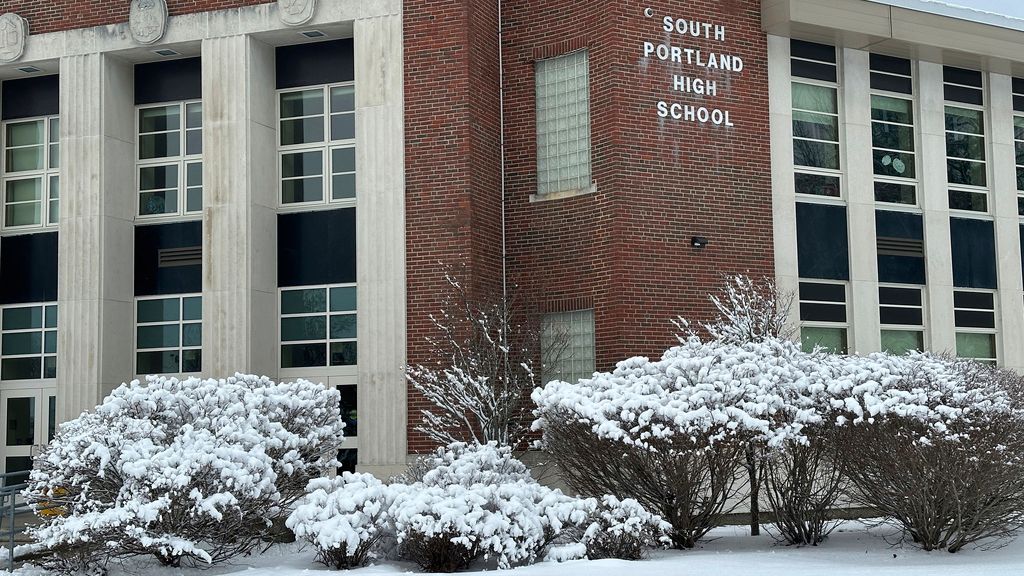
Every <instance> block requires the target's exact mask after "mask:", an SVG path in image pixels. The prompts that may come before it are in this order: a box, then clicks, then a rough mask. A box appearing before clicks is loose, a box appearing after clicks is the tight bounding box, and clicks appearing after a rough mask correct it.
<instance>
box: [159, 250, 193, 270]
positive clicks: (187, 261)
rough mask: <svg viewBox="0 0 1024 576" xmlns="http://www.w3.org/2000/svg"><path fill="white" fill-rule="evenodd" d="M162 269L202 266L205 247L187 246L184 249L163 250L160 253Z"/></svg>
mask: <svg viewBox="0 0 1024 576" xmlns="http://www.w3.org/2000/svg"><path fill="white" fill-rule="evenodd" d="M158 258H159V263H158V266H159V267H160V268H171V267H173V266H201V265H202V264H203V247H202V246H186V247H184V248H161V249H160V251H159V252H158Z"/></svg>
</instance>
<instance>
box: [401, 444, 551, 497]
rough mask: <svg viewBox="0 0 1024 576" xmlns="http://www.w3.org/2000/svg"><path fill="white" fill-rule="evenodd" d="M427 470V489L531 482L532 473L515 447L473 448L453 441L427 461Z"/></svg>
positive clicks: (425, 479) (492, 446)
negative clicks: (513, 451) (515, 450)
mask: <svg viewBox="0 0 1024 576" xmlns="http://www.w3.org/2000/svg"><path fill="white" fill-rule="evenodd" d="M426 462H427V470H426V471H425V472H424V473H423V475H422V477H421V478H420V481H421V482H423V483H424V484H425V485H427V486H451V485H452V484H461V485H463V486H467V487H468V486H473V485H474V484H484V485H497V484H507V483H511V482H518V481H520V480H523V481H530V480H531V479H532V478H531V476H530V471H529V469H528V468H527V467H526V464H523V463H522V462H520V461H519V460H517V459H516V458H515V456H513V455H512V448H510V447H508V446H499V445H498V443H497V442H490V443H488V444H484V445H479V446H478V445H472V444H466V443H464V442H453V443H451V444H449V445H447V446H444V447H441V448H438V449H437V450H435V451H434V453H433V454H432V455H431V456H428V457H427V458H426Z"/></svg>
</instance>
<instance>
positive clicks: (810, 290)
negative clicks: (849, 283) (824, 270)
mask: <svg viewBox="0 0 1024 576" xmlns="http://www.w3.org/2000/svg"><path fill="white" fill-rule="evenodd" d="M800 300H814V301H816V302H843V303H845V302H846V287H845V286H843V285H842V284H821V283H818V282H801V283H800Z"/></svg>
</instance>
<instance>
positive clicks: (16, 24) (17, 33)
mask: <svg viewBox="0 0 1024 576" xmlns="http://www.w3.org/2000/svg"><path fill="white" fill-rule="evenodd" d="M27 39H28V21H26V20H25V19H24V18H22V17H21V16H18V15H17V14H14V13H11V12H8V13H7V14H4V15H3V16H0V62H14V61H15V60H17V59H18V58H21V55H22V54H23V53H24V52H25V41H26V40H27Z"/></svg>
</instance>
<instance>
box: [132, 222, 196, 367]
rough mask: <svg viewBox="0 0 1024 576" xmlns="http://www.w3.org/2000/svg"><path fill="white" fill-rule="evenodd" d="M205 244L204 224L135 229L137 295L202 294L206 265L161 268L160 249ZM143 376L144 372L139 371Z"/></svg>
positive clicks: (138, 227)
mask: <svg viewBox="0 0 1024 576" xmlns="http://www.w3.org/2000/svg"><path fill="white" fill-rule="evenodd" d="M202 244H203V225H202V222H199V221H195V222H175V223H173V224H155V225H152V226H136V227H135V295H136V296H156V295H159V294H189V293H193V292H202V291H203V266H202V264H193V265H189V266H164V267H161V266H160V250H162V249H167V248H193V247H197V246H202ZM139 374H142V372H139Z"/></svg>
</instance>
